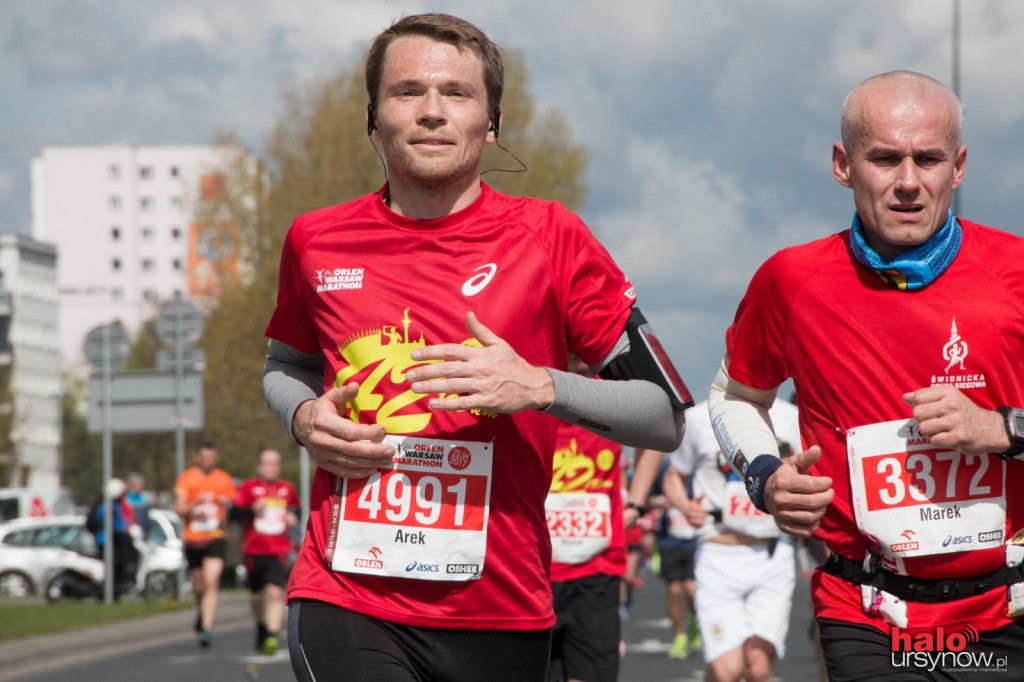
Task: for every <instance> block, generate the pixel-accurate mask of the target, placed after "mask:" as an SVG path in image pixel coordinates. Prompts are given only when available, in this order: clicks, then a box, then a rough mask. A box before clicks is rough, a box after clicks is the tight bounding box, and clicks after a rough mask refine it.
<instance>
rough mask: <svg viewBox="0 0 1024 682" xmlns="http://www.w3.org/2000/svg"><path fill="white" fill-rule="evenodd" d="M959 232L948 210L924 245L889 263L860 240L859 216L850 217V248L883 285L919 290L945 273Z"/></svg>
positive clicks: (956, 245) (862, 239) (951, 258)
mask: <svg viewBox="0 0 1024 682" xmlns="http://www.w3.org/2000/svg"><path fill="white" fill-rule="evenodd" d="M962 236H963V230H962V228H961V227H960V223H959V222H958V221H957V219H956V218H954V217H953V211H949V214H948V217H947V218H946V224H945V225H943V226H942V229H940V230H939V231H938V232H936V233H935V234H933V235H932V236H931V237H929V238H928V241H926V242H925V243H924V244H921V245H920V246H915V247H914V248H912V249H910V250H909V251H904V252H903V253H901V254H900V255H898V256H896V258H894V259H893V260H889V259H888V258H884V257H883V256H881V255H879V253H878V252H877V251H875V250H874V249H872V248H871V247H870V246H868V245H867V242H865V241H864V227H863V226H862V225H861V222H860V215H858V214H857V213H856V212H854V214H853V226H852V227H851V228H850V248H851V249H853V255H854V257H856V259H857V260H858V261H859V262H860V263H862V264H863V265H866V266H867V267H869V268H871V269H872V270H874V271H875V273H876V274H877V275H878V276H879V277H881V278H882V279H883V280H885V282H886V283H887V284H889V285H891V286H894V287H896V288H897V289H900V290H901V291H916V290H918V289H923V288H925V287H926V286H928V285H929V284H931V283H932V282H934V281H935V279H936V278H937V277H938V276H939V275H941V274H942V273H943V272H945V270H946V268H948V267H949V264H950V263H952V262H953V259H954V258H956V254H957V252H958V251H959V250H960V240H961V238H962Z"/></svg>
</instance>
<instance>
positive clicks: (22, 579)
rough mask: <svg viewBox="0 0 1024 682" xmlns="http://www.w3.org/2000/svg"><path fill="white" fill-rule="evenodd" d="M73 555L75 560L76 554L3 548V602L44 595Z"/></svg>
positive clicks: (0, 568)
mask: <svg viewBox="0 0 1024 682" xmlns="http://www.w3.org/2000/svg"><path fill="white" fill-rule="evenodd" d="M69 555H70V556H75V554H74V553H73V552H69V551H68V550H65V549H57V548H48V547H16V546H13V545H6V546H3V547H0V599H9V598H14V599H16V598H20V597H28V596H30V595H33V594H39V593H41V592H42V590H43V588H44V587H45V586H46V583H47V582H48V581H49V579H50V577H51V576H52V575H53V574H54V572H55V571H56V570H58V569H57V567H59V566H62V565H64V563H65V562H66V560H67V558H68V556H69Z"/></svg>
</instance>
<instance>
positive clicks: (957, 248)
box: [708, 71, 1024, 680]
mask: <svg viewBox="0 0 1024 682" xmlns="http://www.w3.org/2000/svg"><path fill="white" fill-rule="evenodd" d="M841 126H842V142H836V143H835V144H834V146H833V151H832V160H833V174H834V176H835V178H836V180H837V181H838V182H839V183H840V184H841V185H843V186H844V187H849V188H851V189H852V190H853V200H854V205H855V207H856V212H855V214H854V218H853V223H852V226H851V228H850V229H849V230H846V231H844V232H841V233H838V234H835V235H832V236H830V237H825V238H823V239H819V240H817V241H813V242H811V243H809V244H803V245H800V246H794V247H791V248H788V249H784V250H782V251H780V252H778V253H776V254H775V255H774V256H772V257H771V258H770V259H769V260H768V261H767V262H765V263H764V265H762V266H761V268H760V269H759V270H758V271H757V273H756V274H755V275H754V277H753V279H752V280H751V283H750V286H749V288H748V289H747V293H746V295H745V296H744V298H743V300H742V301H741V302H740V305H739V308H738V310H737V312H736V317H735V320H734V322H733V324H732V326H731V327H730V328H729V330H728V332H727V334H726V351H727V355H726V357H725V360H724V362H723V363H722V368H721V371H720V372H719V374H718V376H717V377H716V379H715V381H714V384H713V386H712V389H711V394H710V396H709V399H708V406H709V413H710V416H711V419H712V422H713V425H714V428H715V433H716V436H717V438H718V441H719V444H720V445H721V448H722V453H723V454H724V455H725V456H726V457H727V458H728V459H729V461H730V463H731V465H732V467H733V469H734V470H735V471H736V472H737V473H738V474H739V475H740V476H741V477H742V478H743V479H744V480H745V483H746V488H747V492H748V494H749V495H750V498H751V500H752V501H753V502H754V504H755V505H756V506H757V508H759V509H760V510H761V511H767V512H770V513H772V514H773V516H774V517H775V520H776V522H777V523H778V526H779V528H781V529H782V530H783V531H785V532H787V533H790V534H793V535H796V536H798V537H809V536H811V535H812V534H813V535H814V536H815V537H817V538H819V539H822V540H824V541H825V543H826V544H827V546H828V549H829V550H830V552H831V553H830V556H829V558H828V560H827V561H826V562H825V564H824V566H823V567H822V569H820V570H817V571H815V573H814V576H813V578H812V594H813V598H814V607H815V615H816V617H817V619H818V622H819V625H820V632H821V642H822V648H823V652H824V656H825V660H826V663H827V666H828V672H829V678H830V679H832V680H867V679H871V680H876V679H877V680H894V679H911V678H912V679H943V680H987V679H989V678H990V676H991V672H992V671H993V670H994V669H998V668H999V666H1000V665H1002V666H1003V669H1004V672H1005V668H1006V666H1007V663H1008V664H1009V666H1010V667H1011V668H1016V667H1019V666H1020V664H1021V661H1022V660H1024V621H1022V620H1021V619H1020V618H1019V615H1020V614H1021V613H1024V583H1022V571H1021V559H1022V556H1024V551H1022V550H1024V548H1022V547H1021V546H1019V545H1016V544H1013V543H1012V542H1008V541H1010V540H1011V539H1012V538H1013V536H1014V534H1015V533H1016V532H1017V531H1018V530H1019V529H1020V528H1021V527H1022V526H1024V499H1022V498H1021V496H1020V495H1019V494H1016V493H1013V492H1012V491H1019V490H1021V488H1022V487H1024V463H1021V461H1020V460H1019V458H1018V456H1019V455H1021V454H1022V453H1024V410H1022V409H1021V406H1024V373H1022V372H1020V371H1019V370H1018V369H1017V365H1018V364H1019V363H1020V359H1021V357H1024V315H1022V314H1021V301H1022V300H1024V240H1022V239H1020V238H1019V237H1017V236H1014V235H1012V234H1008V233H1006V232H1002V231H999V230H995V229H992V228H989V227H985V226H983V225H979V224H976V223H972V222H970V221H967V220H964V219H962V218H959V217H956V216H954V215H953V213H952V211H951V210H950V201H951V196H952V193H953V190H954V188H956V187H957V186H958V185H959V184H960V182H961V181H962V180H963V177H964V172H965V168H966V163H967V148H966V147H965V146H964V145H963V144H962V141H961V134H962V130H963V114H962V112H961V109H960V103H959V101H958V100H957V97H956V95H955V94H954V93H953V92H952V91H951V90H949V88H947V87H945V86H944V85H942V84H941V83H939V82H937V81H935V80H934V79H932V78H929V77H927V76H924V75H922V74H918V73H912V72H908V71H896V72H891V73H885V74H880V75H878V76H875V77H872V78H869V79H867V80H866V81H864V82H863V83H861V84H860V85H858V86H857V87H856V88H854V89H853V90H852V91H851V92H850V94H849V95H848V96H847V98H846V101H845V103H844V105H843V112H842V119H841ZM788 378H791V379H792V380H793V382H794V384H795V387H796V394H797V399H798V402H799V406H800V418H799V420H800V433H801V438H802V441H803V446H804V447H805V448H806V450H805V451H803V452H798V453H797V454H795V455H793V456H792V457H791V458H790V459H788V460H787V461H785V462H783V461H781V460H780V459H779V455H778V451H777V449H776V440H775V437H774V435H773V433H772V427H771V420H770V419H769V418H768V416H767V410H768V408H769V407H771V405H772V402H773V399H774V397H775V394H776V391H777V389H778V386H779V385H780V384H782V383H783V382H784V381H785V380H786V379H788Z"/></svg>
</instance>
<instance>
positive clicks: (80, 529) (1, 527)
mask: <svg viewBox="0 0 1024 682" xmlns="http://www.w3.org/2000/svg"><path fill="white" fill-rule="evenodd" d="M175 518H176V515H174V513H173V512H166V511H164V510H151V513H150V519H151V520H152V523H151V524H150V538H151V539H150V540H142V539H136V540H135V547H136V549H137V550H138V552H139V567H138V571H137V572H136V589H137V590H138V591H139V592H140V593H142V594H143V595H145V596H146V597H148V598H155V597H161V596H172V595H174V594H175V593H176V591H177V580H178V572H179V569H180V568H181V567H182V566H183V565H184V561H185V559H184V555H183V553H182V545H181V538H180V534H179V533H178V531H177V530H176V528H175V525H174V519H175ZM15 548H20V549H27V550H28V551H29V552H36V553H37V556H36V557H30V556H29V555H28V554H27V553H26V552H13V553H12V554H11V558H10V559H7V558H6V555H8V551H7V550H8V549H15ZM55 550H61V551H55ZM69 551H70V552H74V553H76V555H73V556H69V555H67V554H62V553H61V552H69ZM96 557H97V545H96V539H95V538H94V537H93V536H92V534H91V533H90V532H89V531H87V530H86V529H85V516H83V515H70V516H42V517H30V518H22V519H14V520H11V521H8V522H6V523H3V524H0V596H15V595H17V594H23V593H26V592H27V593H28V594H32V593H39V592H41V591H42V590H43V589H44V588H45V587H46V585H47V584H48V582H49V581H50V580H51V579H52V577H53V576H54V575H55V574H57V573H59V572H60V571H61V570H63V569H64V568H69V567H70V568H74V567H76V566H77V567H81V566H83V565H84V564H89V565H90V567H91V568H90V570H89V571H88V573H89V574H92V575H97V574H98V575H99V580H102V579H103V575H104V571H103V568H104V567H103V562H102V561H100V560H99V559H97V558H96ZM9 561H19V562H20V563H19V564H18V565H12V566H10V567H9V568H7V569H6V572H5V569H4V568H3V567H4V566H5V565H6V564H7V563H8V562H9ZM93 562H94V563H95V564H96V565H95V566H93V565H92V564H93ZM29 565H31V566H34V567H37V568H36V570H35V571H34V572H30V571H29V570H27V568H28V567H29ZM40 565H42V566H43V568H42V569H39V568H38V567H39V566H40ZM77 570H80V571H81V569H80V568H79V569H77ZM5 578H6V581H5ZM5 584H6V585H8V588H7V589H6V590H5V589H4V585H5ZM29 590H30V591H29Z"/></svg>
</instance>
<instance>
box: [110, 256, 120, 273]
mask: <svg viewBox="0 0 1024 682" xmlns="http://www.w3.org/2000/svg"><path fill="white" fill-rule="evenodd" d="M110 269H111V270H113V271H115V272H117V271H118V270H120V269H121V259H120V258H115V259H113V260H112V261H110Z"/></svg>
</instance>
